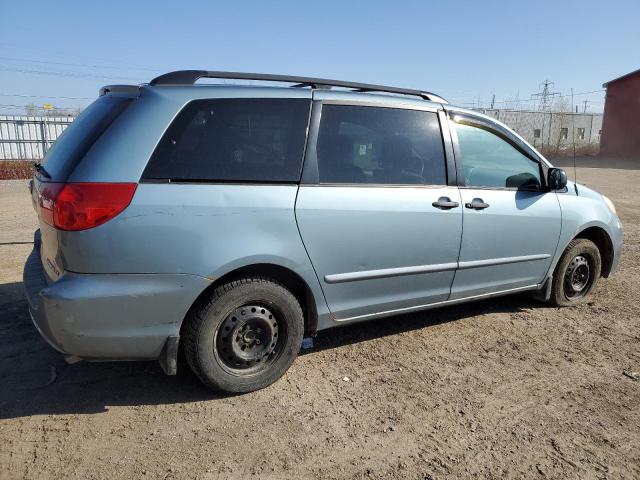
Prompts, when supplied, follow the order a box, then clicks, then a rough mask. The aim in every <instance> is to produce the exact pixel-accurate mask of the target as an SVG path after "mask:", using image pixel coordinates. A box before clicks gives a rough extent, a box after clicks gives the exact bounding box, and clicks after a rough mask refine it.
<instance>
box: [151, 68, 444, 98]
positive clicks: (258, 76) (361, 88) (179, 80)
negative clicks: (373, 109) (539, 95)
mask: <svg viewBox="0 0 640 480" xmlns="http://www.w3.org/2000/svg"><path fill="white" fill-rule="evenodd" d="M201 78H220V79H231V80H262V81H269V82H286V83H293V84H294V85H292V86H293V87H311V88H331V87H343V88H352V89H354V90H356V91H358V92H385V93H397V94H401V95H414V96H417V97H420V98H423V99H425V100H429V101H432V102H438V103H447V101H446V100H445V99H444V98H442V97H440V96H439V95H436V94H435V93H431V92H424V91H422V90H413V89H410V88H398V87H387V86H384V85H374V84H370V83H357V82H345V81H343V80H329V79H326V78H312V77H298V76H292V75H274V74H269V73H243V72H215V71H207V70H178V71H175V72H169V73H165V74H164V75H160V76H159V77H156V78H154V79H153V80H151V82H149V85H152V86H155V85H193V84H195V83H196V81H198V80H199V79H201Z"/></svg>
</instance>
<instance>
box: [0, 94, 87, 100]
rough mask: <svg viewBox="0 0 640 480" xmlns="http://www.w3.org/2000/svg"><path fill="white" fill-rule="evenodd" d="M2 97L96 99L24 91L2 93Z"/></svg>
mask: <svg viewBox="0 0 640 480" xmlns="http://www.w3.org/2000/svg"><path fill="white" fill-rule="evenodd" d="M0 97H19V98H47V99H49V98H54V99H62V100H94V99H95V97H62V96H54V95H24V94H22V93H0Z"/></svg>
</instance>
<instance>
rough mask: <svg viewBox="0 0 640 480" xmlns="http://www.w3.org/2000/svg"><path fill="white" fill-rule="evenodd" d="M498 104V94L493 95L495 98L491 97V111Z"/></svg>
mask: <svg viewBox="0 0 640 480" xmlns="http://www.w3.org/2000/svg"><path fill="white" fill-rule="evenodd" d="M495 103H496V94H495V93H494V94H493V97H491V110H493V105H494V104H495Z"/></svg>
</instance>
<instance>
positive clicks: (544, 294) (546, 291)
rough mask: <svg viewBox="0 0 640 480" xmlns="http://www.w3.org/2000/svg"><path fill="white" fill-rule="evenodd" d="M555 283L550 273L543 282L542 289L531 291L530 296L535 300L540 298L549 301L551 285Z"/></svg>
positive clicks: (542, 300)
mask: <svg viewBox="0 0 640 480" xmlns="http://www.w3.org/2000/svg"><path fill="white" fill-rule="evenodd" d="M552 285H553V276H552V275H549V276H548V277H547V279H546V280H545V281H544V283H543V284H542V288H540V290H536V291H535V292H531V293H530V294H529V296H530V297H531V298H533V299H535V300H539V301H541V302H548V301H549V299H550V298H551V286H552Z"/></svg>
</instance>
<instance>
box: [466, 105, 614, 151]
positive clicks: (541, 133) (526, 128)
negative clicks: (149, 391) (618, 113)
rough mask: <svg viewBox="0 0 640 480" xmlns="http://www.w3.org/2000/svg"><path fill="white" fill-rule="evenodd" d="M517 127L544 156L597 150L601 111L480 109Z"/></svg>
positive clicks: (516, 129)
mask: <svg viewBox="0 0 640 480" xmlns="http://www.w3.org/2000/svg"><path fill="white" fill-rule="evenodd" d="M477 110H479V111H481V112H482V113H484V114H485V115H489V116H491V117H493V118H495V119H496V120H500V121H501V122H502V123H504V124H506V125H507V126H508V127H510V128H512V129H513V130H515V131H516V132H517V133H518V134H519V135H521V136H522V137H523V138H524V139H525V140H526V141H527V142H529V143H530V144H531V145H533V146H534V147H535V148H537V149H538V150H539V151H540V152H542V153H543V154H544V155H549V156H562V155H570V154H572V153H573V149H574V146H575V150H576V153H577V154H579V155H592V154H596V153H598V145H599V144H600V134H601V132H602V114H600V113H572V112H534V111H520V110H501V109H500V110H498V109H485V108H483V109H477Z"/></svg>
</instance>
